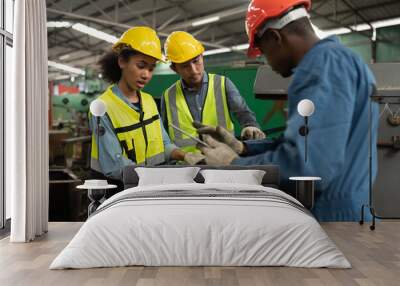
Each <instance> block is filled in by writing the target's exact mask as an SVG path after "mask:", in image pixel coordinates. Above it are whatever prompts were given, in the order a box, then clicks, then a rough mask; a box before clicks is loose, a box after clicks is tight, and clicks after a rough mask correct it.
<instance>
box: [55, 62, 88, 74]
mask: <svg viewBox="0 0 400 286" xmlns="http://www.w3.org/2000/svg"><path fill="white" fill-rule="evenodd" d="M47 64H48V66H50V67H53V68H56V69H58V70H63V71H66V72H69V73H72V74H78V75H85V71H84V70H83V69H78V68H75V67H71V66H68V65H64V64H60V63H56V62H53V61H47Z"/></svg>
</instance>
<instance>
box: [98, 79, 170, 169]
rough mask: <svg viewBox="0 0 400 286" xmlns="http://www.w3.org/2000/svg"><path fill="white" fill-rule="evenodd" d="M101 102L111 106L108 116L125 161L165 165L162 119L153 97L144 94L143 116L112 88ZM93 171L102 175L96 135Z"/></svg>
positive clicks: (103, 96)
mask: <svg viewBox="0 0 400 286" xmlns="http://www.w3.org/2000/svg"><path fill="white" fill-rule="evenodd" d="M99 99H101V100H102V101H104V103H105V104H106V106H107V113H106V115H105V116H108V118H109V119H110V121H111V124H112V126H113V129H114V132H115V135H116V137H117V138H118V141H119V143H120V145H121V149H122V155H123V156H124V157H126V158H129V159H131V160H132V161H133V162H134V163H136V164H137V165H157V164H161V163H163V162H164V161H165V154H164V143H163V137H162V131H161V121H160V116H159V113H158V109H157V105H156V103H155V102H154V99H153V97H152V96H151V95H150V94H147V93H144V92H140V96H139V100H140V105H141V111H139V112H138V111H136V110H134V109H133V108H131V107H130V106H129V105H128V104H126V102H124V101H123V100H122V99H121V98H119V97H118V96H117V95H116V94H114V93H113V91H112V86H110V87H109V88H108V89H107V90H106V91H105V92H104V93H103V94H102V95H101V96H100V97H99ZM105 147H106V146H105ZM91 168H92V169H94V170H96V171H99V172H102V170H101V165H100V163H99V155H98V148H97V142H96V138H95V136H94V134H93V135H92V153H91Z"/></svg>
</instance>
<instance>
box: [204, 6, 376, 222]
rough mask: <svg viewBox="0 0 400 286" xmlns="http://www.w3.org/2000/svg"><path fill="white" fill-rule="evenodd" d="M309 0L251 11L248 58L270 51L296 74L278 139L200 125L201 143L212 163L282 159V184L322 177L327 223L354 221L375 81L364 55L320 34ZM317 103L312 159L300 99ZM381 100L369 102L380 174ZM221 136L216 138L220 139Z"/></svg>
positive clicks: (282, 69)
mask: <svg viewBox="0 0 400 286" xmlns="http://www.w3.org/2000/svg"><path fill="white" fill-rule="evenodd" d="M310 9H311V0H253V1H251V3H250V5H249V8H248V11H247V16H246V30H247V33H248V36H249V49H248V56H249V57H255V56H259V55H262V54H263V55H264V56H265V57H266V58H267V61H268V63H269V65H270V66H271V68H272V69H273V70H274V71H275V72H277V73H279V74H280V75H282V76H283V77H289V76H292V80H291V83H290V86H289V88H288V121H287V128H286V130H285V132H284V134H283V136H282V137H281V138H279V139H278V140H275V141H272V140H268V139H267V140H258V141H245V142H241V141H238V140H236V139H235V138H234V137H232V136H231V135H230V134H228V132H226V131H225V130H224V129H223V128H221V127H217V128H211V127H202V128H199V130H198V132H199V133H200V134H208V135H211V136H205V138H204V140H205V141H207V143H208V144H209V145H210V146H211V147H210V148H207V147H201V149H202V151H203V153H204V154H205V156H206V162H207V163H209V164H217V165H218V164H223V165H227V164H232V165H260V164H277V165H280V168H281V177H282V180H283V185H284V186H285V185H286V186H287V185H288V178H289V177H291V176H319V177H321V178H322V181H321V183H319V184H318V185H317V189H318V191H319V192H318V194H317V197H316V201H315V207H314V209H313V210H312V211H313V213H314V215H315V216H316V217H317V219H319V220H321V221H355V220H358V219H359V218H360V208H361V205H362V204H363V203H367V202H368V190H369V144H368V143H369V142H368V127H369V125H368V124H369V119H368V118H369V117H368V114H369V97H370V96H371V95H373V94H374V92H375V79H374V76H373V75H372V73H371V71H370V70H369V68H368V66H367V65H366V64H365V63H364V62H363V61H362V60H361V58H360V57H359V56H357V55H356V54H354V53H353V52H352V51H351V50H350V49H348V48H346V47H344V46H343V45H342V44H341V43H340V42H339V39H338V38H337V37H335V36H332V37H328V38H325V39H319V38H318V37H317V35H316V34H315V32H314V30H313V27H312V25H311V22H310V20H309V11H310ZM303 99H309V100H311V101H313V103H314V105H315V112H314V114H313V116H312V117H311V118H310V122H309V130H310V133H309V134H308V142H309V144H308V146H309V152H308V160H307V161H305V158H304V156H305V154H304V151H303V150H304V137H302V136H301V135H300V134H299V128H300V127H301V126H302V125H303V118H302V117H301V116H300V115H299V114H298V113H297V108H296V107H297V104H298V103H299V102H300V101H301V100H303ZM378 117H379V114H378V106H377V104H372V105H371V117H370V122H371V138H372V142H371V144H372V145H371V146H372V148H371V151H372V152H371V174H372V178H371V179H372V181H373V180H374V178H375V176H376V172H377V158H376V157H377V156H376V153H377V152H376V140H377V126H378ZM217 140H218V141H219V142H218V141H217Z"/></svg>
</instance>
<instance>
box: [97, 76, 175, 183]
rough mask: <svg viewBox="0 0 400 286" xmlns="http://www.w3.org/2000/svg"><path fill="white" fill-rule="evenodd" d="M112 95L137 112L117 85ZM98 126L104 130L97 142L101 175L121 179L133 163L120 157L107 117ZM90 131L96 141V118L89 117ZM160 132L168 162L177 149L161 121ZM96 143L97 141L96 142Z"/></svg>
mask: <svg viewBox="0 0 400 286" xmlns="http://www.w3.org/2000/svg"><path fill="white" fill-rule="evenodd" d="M112 91H113V93H114V94H115V95H116V96H118V97H119V98H120V99H122V100H123V101H124V102H125V103H126V104H128V105H129V106H130V107H131V108H133V109H134V110H136V111H139V109H140V106H139V104H133V103H131V102H129V101H128V99H127V98H126V96H124V95H123V94H122V92H121V90H120V89H119V88H118V85H116V84H115V85H114V86H113V87H112ZM100 124H101V126H103V127H104V129H105V134H104V135H103V136H100V138H99V139H100V140H99V145H100V147H99V163H100V166H101V169H102V170H103V174H104V175H105V176H107V177H110V178H113V179H118V180H120V179H121V178H122V169H123V167H125V166H128V165H134V164H135V163H134V162H133V161H132V160H130V159H128V158H126V157H124V156H122V149H121V145H120V143H119V141H118V138H117V136H116V135H115V132H114V127H113V126H112V123H111V121H110V119H109V117H108V116H102V117H100ZM89 125H90V130H92V133H93V132H94V133H93V134H94V136H95V140H97V122H96V117H95V116H91V117H90V120H89ZM161 131H162V137H163V143H164V152H165V156H166V160H169V157H170V155H171V152H172V151H173V150H174V149H177V148H178V147H177V146H176V145H175V144H173V143H171V140H170V138H169V136H168V133H167V132H166V131H165V129H164V126H163V124H162V121H161ZM96 142H97V141H96Z"/></svg>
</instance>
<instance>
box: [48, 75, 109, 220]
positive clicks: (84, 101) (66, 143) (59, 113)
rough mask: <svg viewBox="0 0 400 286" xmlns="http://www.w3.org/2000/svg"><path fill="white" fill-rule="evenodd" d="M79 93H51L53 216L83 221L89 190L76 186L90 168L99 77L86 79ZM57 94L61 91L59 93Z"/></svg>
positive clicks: (50, 207)
mask: <svg viewBox="0 0 400 286" xmlns="http://www.w3.org/2000/svg"><path fill="white" fill-rule="evenodd" d="M79 90H80V92H79V93H71V92H69V93H68V92H67V93H62V94H60V95H52V96H51V113H50V116H49V117H50V119H51V120H50V122H49V125H50V128H49V129H50V130H49V166H50V168H49V183H50V184H49V220H50V221H82V220H85V219H86V217H87V205H88V202H87V194H86V192H85V191H79V190H77V189H76V186H77V185H79V184H81V183H82V181H83V180H85V179H86V177H87V176H88V174H89V170H90V143H91V135H90V130H89V126H88V111H89V106H90V103H91V102H92V101H93V100H94V99H96V98H97V96H99V95H100V94H101V92H102V85H101V84H99V82H98V81H88V80H87V81H86V82H84V84H83V87H82V86H81V88H80V89H79ZM56 94H57V93H56Z"/></svg>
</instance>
